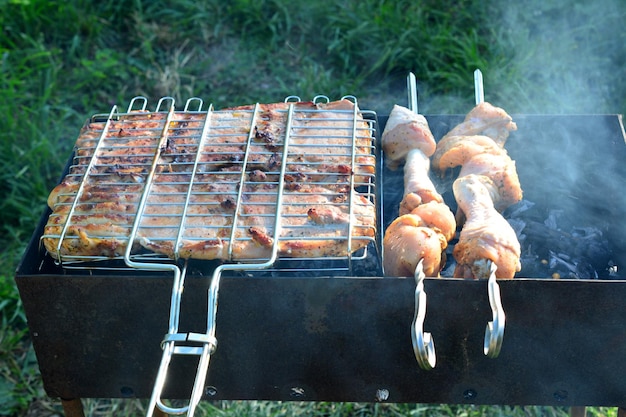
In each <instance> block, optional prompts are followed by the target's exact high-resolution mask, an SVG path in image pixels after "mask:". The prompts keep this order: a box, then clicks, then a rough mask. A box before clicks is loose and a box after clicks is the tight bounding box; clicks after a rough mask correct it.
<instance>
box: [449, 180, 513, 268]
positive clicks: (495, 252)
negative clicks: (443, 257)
mask: <svg viewBox="0 0 626 417" xmlns="http://www.w3.org/2000/svg"><path fill="white" fill-rule="evenodd" d="M453 190H454V197H455V198H456V201H457V203H458V204H459V208H460V209H461V210H462V211H463V213H465V216H466V219H467V220H466V221H465V225H464V226H463V230H461V233H460V235H459V241H458V243H457V244H456V246H455V247H454V251H453V255H454V258H455V259H456V262H457V265H456V269H455V271H454V276H455V277H457V278H483V277H489V272H490V271H489V267H488V262H486V261H491V262H493V263H495V264H496V266H497V270H496V278H513V276H514V275H515V273H516V272H518V271H519V270H520V269H521V264H520V254H521V251H520V244H519V242H518V240H517V236H516V235H515V231H514V230H513V228H512V227H511V225H510V224H509V223H508V222H507V221H506V219H505V218H504V217H502V215H501V214H500V213H499V212H498V211H497V210H496V209H495V207H494V205H493V201H492V199H491V195H490V193H489V190H488V189H487V187H485V185H484V183H483V181H482V180H481V179H480V178H479V176H478V175H474V174H469V175H466V176H464V177H461V178H458V179H457V180H456V181H455V182H454V185H453Z"/></svg>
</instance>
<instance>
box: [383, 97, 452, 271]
mask: <svg viewBox="0 0 626 417" xmlns="http://www.w3.org/2000/svg"><path fill="white" fill-rule="evenodd" d="M382 146H383V151H384V152H385V157H386V158H387V164H388V166H389V167H390V168H391V169H396V168H397V167H398V166H399V164H400V163H401V162H403V161H405V164H404V196H403V199H402V202H401V203H400V209H399V215H400V216H399V217H398V218H397V219H395V220H394V221H393V222H392V223H391V225H389V227H388V228H387V230H386V231H385V237H384V239H383V250H384V255H385V256H384V262H383V267H384V269H385V274H386V275H391V276H403V277H412V276H414V274H415V269H416V267H417V264H418V263H419V261H420V259H423V260H424V261H423V263H422V266H423V270H424V273H425V274H426V276H439V272H440V271H441V269H442V268H443V266H444V265H445V249H446V247H447V246H448V241H449V240H450V239H452V237H453V236H454V233H455V230H456V222H455V220H454V215H453V214H452V212H451V211H450V208H449V207H448V206H447V205H445V204H444V202H443V197H442V196H441V195H440V194H439V193H438V192H437V190H436V189H435V186H434V184H433V183H432V181H431V179H430V177H429V172H430V160H429V157H430V156H431V155H432V154H433V153H434V151H435V149H436V143H435V138H434V137H433V135H432V133H431V132H430V128H429V127H428V123H427V121H426V118H424V116H422V115H419V114H416V113H414V112H412V111H410V110H409V109H407V108H405V107H401V106H397V105H396V106H394V108H393V110H392V111H391V114H390V115H389V121H388V122H387V126H386V128H385V131H384V132H383V136H382Z"/></svg>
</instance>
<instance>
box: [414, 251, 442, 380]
mask: <svg viewBox="0 0 626 417" xmlns="http://www.w3.org/2000/svg"><path fill="white" fill-rule="evenodd" d="M424 278H426V274H424V259H420V261H419V262H418V264H417V267H416V268H415V283H416V286H415V315H414V317H413V324H412V326H411V340H412V342H413V352H414V353H415V358H416V359H417V363H418V364H419V366H420V367H421V368H422V369H424V370H427V371H428V370H431V369H433V368H434V367H435V364H436V363H437V356H436V355H435V342H434V341H433V338H432V335H431V334H430V333H426V332H424V319H425V318H426V292H425V291H424Z"/></svg>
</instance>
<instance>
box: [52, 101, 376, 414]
mask: <svg viewBox="0 0 626 417" xmlns="http://www.w3.org/2000/svg"><path fill="white" fill-rule="evenodd" d="M202 105H203V102H202V101H201V100H199V99H197V98H193V99H190V100H188V101H187V103H186V104H185V107H184V110H183V111H176V109H175V102H174V99H172V98H169V97H165V98H162V99H161V100H160V101H159V102H158V104H157V106H156V110H155V111H154V112H152V111H149V110H147V100H146V99H145V98H143V97H137V98H135V99H133V100H132V101H131V103H130V105H129V108H128V111H126V112H125V113H120V112H119V111H118V109H117V107H113V109H112V110H111V112H110V113H109V114H108V115H98V116H94V117H93V118H92V119H91V120H90V121H89V122H88V123H87V124H86V125H85V126H84V128H83V130H82V131H81V134H80V136H79V138H78V141H77V144H76V149H75V156H74V159H73V162H72V164H71V165H70V167H69V170H68V173H67V175H66V176H65V178H64V180H63V181H62V183H61V184H60V185H59V186H57V187H56V188H55V190H54V191H53V192H52V194H51V195H50V198H49V201H48V203H49V205H50V208H51V209H52V214H51V215H50V217H49V220H48V222H47V224H46V226H45V230H44V234H43V236H42V237H41V240H42V242H43V245H44V246H45V248H46V249H47V251H48V253H49V254H50V255H51V256H52V257H53V258H54V259H55V260H56V262H58V263H59V264H60V265H61V266H63V267H64V268H67V269H74V268H78V269H85V268H89V269H95V270H97V269H111V268H113V269H117V268H122V269H127V268H130V269H131V270H145V271H160V272H163V273H167V274H172V275H173V278H174V279H173V288H172V295H171V302H170V315H169V327H168V331H167V333H166V335H165V337H164V339H163V342H162V349H163V355H162V359H161V364H160V366H159V370H158V374H157V376H156V382H155V385H154V391H153V394H152V397H151V400H150V406H149V415H151V414H152V412H153V411H154V409H155V407H158V408H159V409H160V410H162V411H164V412H166V413H171V414H183V413H187V414H188V415H193V413H194V409H195V407H196V405H197V403H198V402H199V401H200V399H201V397H202V395H203V392H204V382H205V379H206V375H207V371H208V367H209V361H210V357H211V355H212V354H213V352H214V351H215V349H216V347H217V339H216V334H215V333H216V332H215V321H216V314H217V298H218V291H219V286H220V277H221V276H222V274H223V273H226V272H230V273H242V274H251V273H253V272H254V271H260V270H266V271H267V270H269V271H270V272H269V273H272V270H271V268H272V267H273V266H275V264H276V262H277V261H278V260H280V262H281V265H280V268H276V269H274V270H273V272H274V273H278V272H281V271H293V270H298V271H313V272H314V273H315V274H320V273H321V272H323V273H324V274H326V275H329V274H335V275H337V274H345V273H348V274H354V271H353V269H354V265H353V262H354V261H356V260H361V261H364V260H367V262H369V263H370V265H369V266H368V267H367V268H369V269H371V270H373V272H374V273H377V267H375V268H371V262H374V264H376V263H377V260H376V259H374V260H373V261H372V258H376V254H377V252H378V248H379V244H377V241H376V236H377V233H376V230H377V226H378V223H379V222H380V218H381V214H380V213H377V211H376V208H377V206H379V204H377V200H378V198H379V197H378V196H377V193H376V190H375V187H376V184H377V180H376V171H377V170H376V165H377V158H378V153H377V152H376V142H375V141H376V139H375V129H376V121H375V119H376V117H375V114H373V113H372V112H362V111H361V110H359V108H358V106H357V101H356V98H354V97H351V96H350V97H344V98H342V99H341V100H339V101H334V102H331V101H330V100H329V99H328V98H327V97H324V96H318V97H316V98H315V99H314V100H313V101H311V102H302V101H300V99H299V98H297V97H288V98H287V99H286V100H285V102H283V103H274V104H258V103H257V104H255V105H250V106H241V107H235V108H230V109H225V110H219V111H216V110H214V109H213V107H212V106H209V108H208V109H207V110H202ZM196 106H197V108H195V109H192V107H196ZM364 113H365V114H367V118H366V117H365V116H364ZM372 249H373V251H372ZM370 252H373V256H368V253H370ZM197 260H202V261H213V262H218V264H217V266H215V267H214V268H213V269H212V273H211V274H212V278H211V279H212V280H211V284H210V287H209V291H208V297H207V304H208V314H207V327H206V331H205V332H204V333H199V332H181V331H180V330H179V323H180V315H181V314H180V305H181V297H182V293H183V288H184V282H185V277H186V274H187V268H188V266H189V263H190V262H193V261H196V262H197ZM174 355H195V356H199V360H198V366H197V374H196V377H195V383H194V385H193V391H192V393H191V395H190V401H189V404H188V405H186V406H184V407H177V408H176V407H170V406H168V405H166V404H165V403H164V402H163V400H162V399H161V396H162V392H163V389H164V386H165V383H166V379H167V374H168V368H169V367H170V362H171V360H172V358H173V356H174Z"/></svg>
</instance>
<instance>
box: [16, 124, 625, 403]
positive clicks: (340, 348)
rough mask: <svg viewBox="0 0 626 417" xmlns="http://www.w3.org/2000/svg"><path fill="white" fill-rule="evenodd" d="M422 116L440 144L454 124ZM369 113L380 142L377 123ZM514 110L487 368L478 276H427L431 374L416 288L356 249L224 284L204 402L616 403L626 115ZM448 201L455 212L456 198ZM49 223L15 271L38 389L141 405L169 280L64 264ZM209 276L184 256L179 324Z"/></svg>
mask: <svg viewBox="0 0 626 417" xmlns="http://www.w3.org/2000/svg"><path fill="white" fill-rule="evenodd" d="M426 117H427V120H428V122H429V124H430V126H431V129H432V131H433V134H434V136H435V137H436V138H441V137H442V136H443V134H445V133H446V132H447V131H449V130H450V129H451V128H452V127H453V126H455V125H456V124H458V123H460V122H461V121H462V119H463V116H461V115H429V116H426ZM372 118H374V119H377V123H374V124H372V126H374V127H373V130H375V131H376V133H379V132H380V131H382V129H383V128H384V125H385V122H386V117H378V118H376V117H375V115H373V116H372ZM513 118H514V120H515V121H516V123H517V125H518V131H517V132H515V133H514V134H512V136H511V139H510V140H509V142H508V144H507V148H508V151H509V154H510V155H511V157H512V158H513V159H515V160H516V162H517V169H518V173H519V177H520V181H521V183H522V186H523V188H524V191H525V202H530V203H532V205H531V206H529V205H527V206H525V207H522V206H516V207H513V208H511V209H510V211H509V212H508V214H507V215H508V216H509V217H510V218H511V219H512V221H517V222H521V223H523V224H524V225H525V226H526V228H525V229H523V230H522V233H523V235H524V237H523V239H522V248H523V254H522V266H523V268H522V271H521V272H520V273H519V274H518V278H517V279H515V280H510V281H501V282H500V289H501V298H502V304H503V305H504V308H505V310H506V313H507V322H506V333H505V336H504V342H503V346H502V349H501V352H500V354H499V356H498V357H497V358H490V357H487V356H486V355H485V354H484V351H483V342H484V340H483V336H484V328H485V323H487V322H488V321H489V320H490V319H491V309H490V304H489V300H488V294H487V290H486V289H487V286H486V284H487V283H486V281H484V280H458V279H450V278H441V279H434V278H426V279H425V280H424V287H425V289H426V291H427V292H428V296H429V298H428V312H427V315H426V318H425V326H426V327H427V329H428V331H429V332H430V333H431V334H432V335H433V337H434V338H435V339H436V340H437V366H436V367H435V368H434V369H432V370H424V369H422V368H420V366H419V365H418V363H417V361H416V358H415V356H414V351H413V347H412V342H411V333H410V325H411V321H412V318H413V313H414V306H415V305H414V302H415V300H414V290H415V282H414V281H413V280H409V279H403V278H393V277H386V278H382V272H381V270H380V259H379V257H380V253H379V252H378V251H377V250H376V249H374V250H369V251H367V252H365V253H362V254H361V255H360V256H361V257H362V258H363V259H361V261H362V262H353V261H354V259H353V257H351V256H348V257H346V258H345V259H340V260H328V261H322V263H321V265H319V264H316V265H307V267H303V266H302V264H297V263H296V264H292V263H290V262H288V263H287V264H285V265H283V264H281V262H282V261H279V263H272V262H268V263H272V264H273V265H274V266H276V267H275V268H274V267H273V268H270V269H264V270H261V271H252V270H243V271H234V272H228V273H224V274H221V277H220V284H219V287H220V309H219V314H217V315H216V316H215V320H216V322H215V326H214V327H213V329H214V330H215V333H213V335H214V336H215V337H217V339H218V340H219V344H220V348H219V349H218V350H217V351H216V352H215V355H214V357H212V358H211V365H210V368H209V371H208V375H206V381H202V383H201V384H200V385H201V387H200V388H201V389H200V390H199V391H198V390H196V394H197V395H198V397H199V398H201V399H203V400H250V399H261V400H285V401H290V400H304V401H363V402H373V401H381V402H385V401H387V402H411V403H457V404H468V403H469V404H511V405H518V404H519V405H524V404H536V405H557V406H589V405H592V406H620V407H623V406H626V403H625V400H624V399H625V398H626V379H624V378H623V375H624V374H626V364H625V363H624V361H623V358H624V357H626V320H625V319H624V313H623V312H624V311H626V275H624V270H623V265H624V264H625V263H626V239H624V236H625V233H626V223H624V222H622V221H621V219H622V217H623V215H624V210H625V209H626V197H625V195H624V193H623V191H622V187H623V184H624V181H625V180H626V168H625V166H626V165H625V164H624V161H626V143H625V135H624V128H623V124H622V119H621V116H618V115H575V116H574V115H572V116H564V115H514V116H513ZM378 164H379V166H380V167H381V168H380V169H379V171H380V174H381V176H380V177H379V178H377V179H376V181H374V185H375V186H376V187H377V189H376V191H375V192H372V193H373V194H376V195H377V196H376V197H372V198H375V199H379V200H378V203H379V205H380V209H381V218H380V219H379V221H380V229H379V230H382V229H384V227H385V226H386V225H388V224H389V223H390V222H391V221H392V220H393V219H394V218H395V216H396V215H397V209H396V207H397V206H398V203H399V200H400V198H401V194H402V186H401V184H402V179H401V178H402V177H401V175H402V173H401V172H393V171H388V170H386V169H384V168H382V164H380V160H378ZM443 181H444V183H445V178H444V180H443ZM444 199H445V200H446V202H447V203H448V204H450V205H451V206H452V207H454V206H455V204H454V199H453V198H452V196H451V193H449V192H448V193H444ZM48 215H49V213H45V214H44V216H43V217H42V219H41V222H40V224H39V226H38V227H37V228H36V230H35V232H34V234H33V238H32V240H31V242H30V244H29V246H28V248H27V251H26V252H25V254H24V257H23V259H22V261H21V263H20V265H19V267H18V269H17V273H16V282H17V285H18V288H19V291H20V295H21V297H22V300H23V303H24V308H25V310H26V314H27V317H28V322H29V328H30V332H31V336H32V340H33V345H34V348H35V352H36V354H37V359H38V363H39V367H40V370H41V374H42V378H43V382H44V387H45V389H46V392H47V394H48V395H50V396H52V397H59V398H62V399H65V400H71V399H79V398H89V397H94V398H129V397H139V398H149V397H151V396H153V391H154V390H153V388H154V381H155V379H157V377H158V370H159V363H160V362H161V359H162V355H163V352H162V350H161V348H160V344H161V342H162V340H163V334H164V332H166V331H167V330H168V328H167V323H168V322H169V323H170V324H171V320H170V319H171V317H170V310H171V306H172V305H174V304H172V303H171V301H172V300H171V294H172V276H171V273H170V272H167V271H165V272H164V271H148V270H143V269H141V268H140V269H139V270H136V269H131V268H123V267H122V268H112V269H102V268H82V267H79V268H78V269H74V268H72V267H71V265H72V263H71V262H70V263H69V264H68V265H65V266H61V265H59V263H58V262H55V261H54V260H53V259H52V258H51V257H50V256H48V255H47V254H46V253H45V250H44V249H42V247H41V245H40V238H41V236H42V235H43V228H44V225H45V222H46V218H47V216H48ZM594 238H597V239H596V240H592V239H594ZM371 246H373V247H374V248H376V246H377V244H376V242H372V245H371ZM271 260H272V259H270V261H271ZM96 261H97V260H96ZM335 262H339V263H340V264H341V265H342V266H341V267H339V268H334V265H335ZM329 264H330V265H331V266H332V267H331V268H326V266H327V265H329ZM131 266H132V265H131ZM216 266H217V264H216V263H215V262H199V261H193V260H190V261H188V263H187V264H186V267H185V268H186V270H185V274H184V275H185V277H186V279H185V296H184V297H183V298H182V299H181V300H180V303H179V304H176V305H178V306H179V307H180V311H179V312H177V320H178V323H177V324H179V325H180V327H181V328H184V329H188V330H186V331H189V332H192V333H194V332H195V333H197V334H207V331H206V329H207V317H211V303H207V297H206V294H207V293H208V292H210V288H211V282H212V278H211V277H212V276H213V273H214V270H215V269H216ZM251 269H254V268H251ZM555 277H557V278H560V279H554V278H555ZM213 282H215V278H213ZM170 330H171V329H170ZM172 333H175V332H172V331H169V332H168V334H172ZM207 343H208V344H209V345H210V344H211V343H212V342H211V341H209V342H207V341H206V340H200V343H199V345H203V344H204V345H207ZM176 361H177V363H176V365H177V366H175V367H172V368H171V369H169V371H168V378H167V383H166V384H165V385H164V386H163V388H162V393H161V394H162V397H163V398H169V399H186V398H189V397H190V394H189V393H190V392H191V391H192V390H193V388H194V380H196V371H197V369H198V363H197V360H196V358H192V357H190V356H189V355H183V356H180V357H177V358H176ZM203 377H204V376H203V375H201V378H203Z"/></svg>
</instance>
